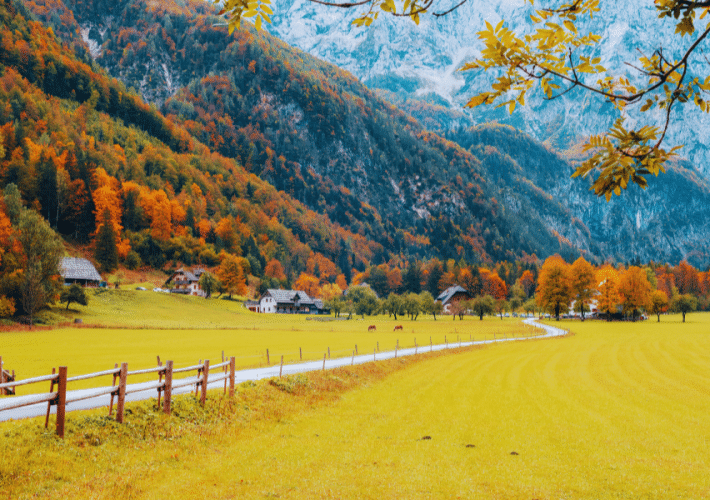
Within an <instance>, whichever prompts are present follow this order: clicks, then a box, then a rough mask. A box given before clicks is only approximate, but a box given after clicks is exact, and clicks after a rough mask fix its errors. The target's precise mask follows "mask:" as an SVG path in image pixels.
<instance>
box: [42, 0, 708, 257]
mask: <svg viewBox="0 0 710 500" xmlns="http://www.w3.org/2000/svg"><path fill="white" fill-rule="evenodd" d="M33 4H34V5H33ZM28 5H29V6H30V7H32V8H33V9H35V11H36V12H37V15H38V16H39V17H40V18H41V19H43V20H44V21H45V22H47V23H50V24H54V23H56V22H57V18H56V16H55V17H53V16H52V15H49V12H55V11H57V10H58V9H54V8H53V9H47V8H44V9H43V8H41V7H42V6H41V5H37V4H36V0H35V2H31V3H28ZM66 7H67V8H68V9H69V10H68V11H67V10H63V11H62V12H63V14H62V16H61V17H60V18H59V22H60V23H61V26H58V27H57V29H56V30H55V31H57V32H61V33H64V36H65V40H66V43H67V44H69V45H71V46H73V47H75V51H76V52H77V53H78V54H80V56H81V57H85V58H88V60H89V63H91V64H97V63H98V64H100V65H101V66H102V67H103V68H104V69H105V71H107V72H108V73H109V74H111V75H114V76H116V77H117V78H119V79H120V80H121V81H123V82H124V83H125V85H126V86H129V87H131V88H134V89H136V91H137V92H140V94H141V95H142V96H143V97H144V98H145V99H146V100H149V101H151V102H153V103H154V104H155V105H156V108H151V109H152V110H153V111H154V112H156V113H157V112H158V109H157V106H159V111H160V112H161V113H162V115H161V116H164V117H165V118H164V119H165V120H166V123H172V124H176V127H177V128H178V129H179V130H181V131H189V132H190V134H191V135H192V137H193V138H194V139H195V140H197V141H199V142H201V143H204V144H207V145H208V146H209V147H210V148H212V149H213V150H214V151H217V152H219V153H221V154H222V155H224V156H227V157H230V158H233V159H235V160H236V162H237V164H239V165H243V166H244V168H245V169H246V170H247V171H248V172H251V173H253V174H256V175H258V176H259V177H261V178H262V179H263V180H265V181H267V182H268V183H270V184H272V185H273V186H275V187H276V188H277V189H279V190H280V191H282V192H284V193H285V194H287V195H288V197H290V198H291V199H295V200H298V201H299V202H300V203H302V204H303V205H305V206H307V207H309V208H310V209H311V210H313V211H315V212H318V213H320V214H322V216H323V217H326V219H325V220H330V221H333V223H334V224H336V225H337V226H338V227H340V228H342V229H343V230H344V231H346V232H348V233H349V234H352V235H356V236H357V237H359V238H360V239H361V240H362V241H366V242H367V250H366V251H363V252H357V251H354V249H353V254H352V263H353V264H355V263H356V261H357V262H359V264H358V265H359V266H361V267H362V266H363V265H365V264H366V263H375V264H377V263H380V262H384V261H386V260H388V259H389V258H391V257H392V256H399V257H401V258H405V259H406V258H410V257H418V258H430V257H440V258H445V259H460V258H465V259H466V260H468V261H469V262H487V261H488V262H490V261H496V260H497V261H500V260H511V261H512V260H515V259H518V258H522V257H525V256H526V255H531V254H536V255H538V256H543V257H544V256H547V255H550V254H553V253H560V254H562V255H563V256H565V257H566V258H568V259H570V258H573V257H575V256H576V255H579V253H580V252H581V253H584V254H585V255H586V256H587V258H589V259H591V260H603V259H606V258H616V259H618V260H621V261H627V260H629V259H630V258H632V257H638V258H641V259H655V260H669V261H672V262H674V261H677V260H680V259H681V258H686V257H687V258H690V259H691V260H692V261H693V262H694V263H696V264H699V265H704V264H705V263H706V262H707V260H708V258H707V255H705V253H704V252H703V251H702V246H699V242H700V241H702V239H703V238H706V237H707V236H708V235H709V234H710V231H708V227H707V226H706V225H705V224H704V223H703V222H702V221H704V220H710V217H708V215H710V214H708V213H707V211H708V210H710V209H708V208H705V207H709V206H710V204H707V203H706V202H705V201H706V200H707V191H708V188H707V183H706V181H704V180H703V179H702V176H701V175H699V174H698V172H697V171H695V170H694V169H693V168H691V167H690V166H689V165H688V164H683V165H678V166H677V168H674V169H673V172H674V173H673V175H670V174H669V175H668V176H667V177H663V178H661V182H659V183H657V184H654V185H653V186H652V187H651V188H649V193H648V194H643V195H640V194H639V193H636V194H634V195H633V196H631V195H630V196H628V197H627V198H625V199H624V200H621V201H616V200H615V201H614V202H613V203H611V204H606V205H605V204H604V202H602V201H600V200H598V199H597V198H596V197H594V196H593V195H592V194H591V193H589V192H588V191H587V188H588V184H586V183H585V182H579V181H572V182H570V180H569V175H570V174H571V172H572V170H573V167H572V163H571V161H570V157H569V156H564V155H561V154H559V153H556V152H555V151H554V150H553V149H551V147H550V146H549V145H548V146H545V145H543V144H541V143H540V142H539V141H537V140H535V139H534V138H532V137H530V136H529V135H526V134H524V133H521V132H518V131H516V130H514V129H511V128H509V127H505V126H478V127H471V124H472V121H471V119H470V118H468V117H467V116H466V115H465V114H463V113H461V112H460V111H458V110H456V109H455V108H451V107H447V106H448V102H447V101H446V100H445V99H444V98H443V97H440V96H438V95H435V94H432V93H429V94H427V95H421V96H420V97H419V98H412V97H410V96H408V95H406V94H402V93H401V92H400V93H399V94H394V93H390V94H389V95H387V92H389V91H378V92H373V91H371V90H369V89H368V88H367V87H365V86H364V85H362V84H361V83H360V82H359V81H358V80H357V79H355V78H354V77H353V76H352V75H351V74H349V73H347V72H345V71H343V70H341V69H338V68H336V67H334V66H332V65H330V64H328V63H325V62H323V61H321V60H319V59H317V58H314V57H312V56H310V55H308V54H306V53H304V52H302V51H299V50H297V49H294V48H292V47H290V46H288V45H287V44H285V43H284V42H282V41H280V40H278V39H275V38H274V37H272V36H269V35H268V34H267V33H265V32H259V33H257V32H255V31H253V30H252V29H251V28H249V27H246V28H245V29H243V30H237V31H236V32H235V33H234V35H233V36H231V37H230V36H228V35H227V32H226V28H225V27H224V26H223V24H224V23H223V20H222V19H221V18H219V17H216V16H215V15H214V10H211V7H209V6H208V5H207V4H204V3H202V2H187V1H185V2H175V3H164V4H163V3H160V4H159V3H156V2H144V1H141V0H134V1H119V2H107V1H105V0H92V1H83V2H79V1H70V2H68V3H67V4H66ZM456 12H457V15H460V13H458V11H456ZM70 14H71V15H70ZM276 17H278V16H275V19H276ZM452 19H453V18H452ZM275 23H276V21H275ZM454 24H455V23H454ZM293 26H294V29H296V27H297V26H298V22H294V23H293ZM452 29H453V27H452ZM324 33H325V35H326V38H327V35H328V33H327V31H325V32H324ZM364 33H367V31H365V32H364ZM374 33H375V32H373V33H371V34H370V35H367V36H374ZM314 36H315V35H314ZM343 43H345V41H344V42H343ZM431 45H432V46H438V44H431ZM440 47H443V45H440ZM383 50H384V49H383ZM388 50H389V52H388V54H389V55H388V57H390V58H394V57H395V55H396V54H394V53H391V50H390V49H388ZM441 50H443V48H442V49H441ZM400 55H401V54H400ZM363 57H366V54H365V55H363ZM405 60H406V58H405ZM93 61H95V62H93ZM452 64H453V63H452ZM383 96H385V97H387V98H388V99H391V100H392V101H395V102H397V103H398V105H399V106H401V107H402V108H403V109H405V110H407V112H406V113H405V112H403V111H402V110H401V109H399V108H397V107H395V106H393V105H392V104H391V103H390V102H388V101H386V100H384V99H383ZM412 116H416V117H417V119H418V120H419V121H418V120H417V119H414V118H413V117H412ZM422 123H425V124H426V126H424V125H422ZM452 127H453V131H449V132H445V133H444V132H442V134H444V135H443V136H442V135H438V134H435V133H432V132H430V131H428V130H427V128H430V129H438V130H447V129H451V128H452ZM156 175H158V176H162V175H164V174H163V172H162V170H161V169H159V170H158V171H157V173H156ZM668 179H670V180H672V181H673V182H666V181H668ZM223 181H224V183H225V184H226V185H227V186H229V185H230V183H231V178H230V177H228V176H226V177H224V178H223ZM575 182H576V184H575ZM243 193H244V191H243V190H241V189H239V188H237V189H235V191H233V192H232V193H231V195H230V196H235V195H236V196H237V197H242V196H244V195H243ZM688 198H691V199H693V200H697V203H696V204H694V205H693V206H692V207H688V210H687V212H688V213H689V214H692V218H687V219H684V218H683V217H682V215H683V210H682V207H683V206H684V203H685V202H686V200H687V199H688ZM664 231H667V233H668V234H667V235H666V234H665V233H664ZM295 234H296V236H298V237H299V238H301V239H307V240H308V241H312V240H313V239H314V236H315V239H316V240H317V241H318V242H319V244H320V247H319V246H318V245H316V244H315V243H314V246H316V247H317V248H319V249H321V250H319V251H321V252H323V253H324V254H325V255H327V256H328V258H332V259H333V260H334V261H335V260H336V259H337V258H338V257H337V254H338V249H339V248H340V247H341V246H342V244H340V245H339V244H337V243H336V244H334V243H333V242H331V241H322V240H320V239H319V237H318V236H317V235H318V233H316V235H312V234H309V233H305V234H302V233H301V232H300V231H298V230H295ZM309 237H310V239H309ZM326 248H330V250H329V251H327V250H325V249H326Z"/></svg>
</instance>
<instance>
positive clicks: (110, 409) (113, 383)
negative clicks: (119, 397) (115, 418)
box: [108, 363, 118, 417]
mask: <svg viewBox="0 0 710 500" xmlns="http://www.w3.org/2000/svg"><path fill="white" fill-rule="evenodd" d="M113 367H114V368H118V363H115V364H114V365H113ZM117 378H118V374H116V373H114V374H113V382H112V383H111V387H115V386H116V379H117ZM113 396H114V394H113V392H112V393H111V402H110V403H109V405H108V416H109V417H110V416H111V413H113Z"/></svg>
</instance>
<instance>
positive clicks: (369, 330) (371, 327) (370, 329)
mask: <svg viewBox="0 0 710 500" xmlns="http://www.w3.org/2000/svg"><path fill="white" fill-rule="evenodd" d="M372 330H375V331H376V330H377V327H376V326H375V325H370V326H368V327H367V331H368V332H371V331H372Z"/></svg>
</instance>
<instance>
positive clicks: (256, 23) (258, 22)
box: [254, 16, 261, 31]
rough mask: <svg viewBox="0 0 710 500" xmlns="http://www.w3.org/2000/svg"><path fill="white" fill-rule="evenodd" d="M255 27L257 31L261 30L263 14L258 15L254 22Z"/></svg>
mask: <svg viewBox="0 0 710 500" xmlns="http://www.w3.org/2000/svg"><path fill="white" fill-rule="evenodd" d="M254 27H255V28H256V31H259V30H260V29H261V16H257V18H256V22H255V23H254Z"/></svg>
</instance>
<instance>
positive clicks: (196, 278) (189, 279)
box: [165, 267, 205, 297]
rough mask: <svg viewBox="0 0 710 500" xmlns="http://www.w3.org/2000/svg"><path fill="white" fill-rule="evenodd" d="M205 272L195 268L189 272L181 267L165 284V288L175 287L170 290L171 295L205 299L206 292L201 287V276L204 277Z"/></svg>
mask: <svg viewBox="0 0 710 500" xmlns="http://www.w3.org/2000/svg"><path fill="white" fill-rule="evenodd" d="M204 272H205V270H204V269H202V268H195V269H193V270H192V271H189V270H187V269H184V268H182V267H181V268H180V269H178V270H177V271H175V272H174V273H173V275H172V276H170V277H169V278H168V280H167V281H166V282H165V286H166V287H168V286H169V285H170V284H172V285H173V286H172V287H171V288H170V292H171V293H180V294H183V295H197V296H198V297H204V296H205V292H204V291H203V290H202V288H201V287H200V276H202V273H204Z"/></svg>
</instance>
